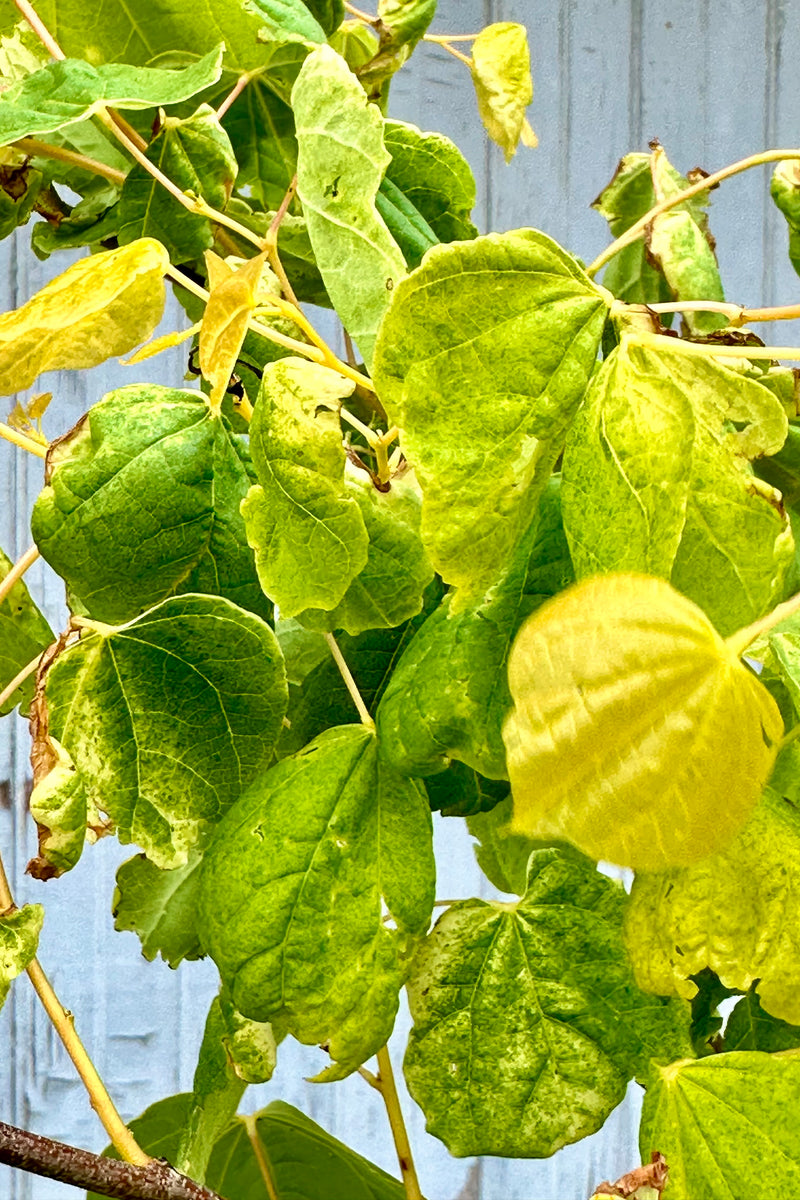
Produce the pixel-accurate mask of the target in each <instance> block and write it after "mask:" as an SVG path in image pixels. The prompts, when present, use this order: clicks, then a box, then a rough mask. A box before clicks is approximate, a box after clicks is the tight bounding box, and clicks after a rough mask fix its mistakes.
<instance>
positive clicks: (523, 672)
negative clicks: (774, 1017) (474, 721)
mask: <svg viewBox="0 0 800 1200" xmlns="http://www.w3.org/2000/svg"><path fill="white" fill-rule="evenodd" d="M508 681H509V687H510V690H511V695H512V697H513V699H514V704H515V708H514V710H513V712H512V713H511V714H510V715H509V717H508V719H507V720H506V723H505V726H504V728H503V737H504V739H505V743H506V749H507V752H508V773H509V778H510V780H511V788H512V792H513V795H514V811H515V826H516V832H519V833H528V834H530V835H531V836H533V837H543V838H548V837H551V838H552V837H555V838H566V839H567V840H568V841H571V842H573V843H574V844H575V845H576V846H578V847H579V848H580V849H581V850H583V851H584V853H586V854H589V855H591V857H592V858H595V859H605V860H608V861H610V862H615V863H619V864H620V865H622V866H632V867H636V868H647V869H648V870H657V869H659V868H664V867H669V866H678V865H686V864H689V863H694V862H696V861H697V860H698V859H703V858H707V857H708V855H710V854H713V853H714V852H715V850H718V849H722V847H724V846H725V845H726V844H727V843H729V842H731V841H732V839H733V838H734V837H735V836H736V834H737V833H738V832H739V830H740V829H741V828H742V826H743V825H744V824H745V822H746V821H747V818H748V817H749V816H750V814H751V813H752V811H753V809H754V808H755V806H756V804H757V802H758V799H759V796H760V795H761V790H762V788H763V786H764V784H765V782H766V780H767V778H768V776H769V774H770V772H771V770H772V765H773V763H774V761H775V755H776V753H777V748H778V747H777V744H778V742H779V740H780V738H781V736H782V730H783V722H782V721H781V717H780V713H779V711H778V708H777V706H776V704H775V701H774V700H773V699H772V697H771V696H770V694H769V692H768V691H767V690H766V688H765V687H764V686H763V684H762V683H760V682H759V680H758V679H757V678H756V676H755V675H754V674H752V672H751V671H750V670H749V669H748V668H747V667H745V666H743V665H742V663H740V661H739V659H738V656H737V650H736V648H735V646H733V645H731V644H730V643H729V642H724V641H723V640H722V638H720V637H719V635H718V634H717V633H716V631H715V629H714V627H713V626H712V625H711V623H710V621H709V620H708V618H707V617H706V616H705V615H704V614H703V613H702V612H701V611H700V609H699V608H697V607H696V606H695V605H694V604H692V602H691V601H689V600H687V599H686V598H685V597H683V596H681V595H679V593H678V592H676V591H675V590H674V589H673V588H672V587H670V585H669V584H668V583H665V582H664V581H662V580H660V579H655V578H650V577H646V576H636V575H613V576H595V577H594V578H592V579H587V580H584V581H583V582H582V583H579V584H576V585H575V586H574V587H571V588H568V589H567V591H565V592H562V593H561V595H559V596H557V597H555V599H553V600H550V601H549V602H548V603H547V604H545V605H543V606H542V608H541V609H540V610H539V611H538V612H537V613H535V614H534V615H533V616H532V617H530V618H529V619H528V621H527V622H526V624H525V625H524V626H523V627H522V629H521V630H520V632H519V634H518V635H517V639H516V641H515V643H514V646H513V648H512V651H511V655H510V657H509V664H508ZM721 796H724V797H725V804H724V808H720V797H721ZM700 869H702V867H701V868H700ZM703 965H705V964H703V963H700V964H698V965H696V966H693V967H691V968H690V969H691V970H692V971H694V970H699V969H700V967H701V966H703ZM710 965H712V966H713V964H710ZM717 973H718V974H720V973H719V972H717ZM720 978H722V979H723V981H724V976H723V975H721V974H720Z"/></svg>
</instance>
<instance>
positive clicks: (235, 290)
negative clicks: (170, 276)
mask: <svg viewBox="0 0 800 1200" xmlns="http://www.w3.org/2000/svg"><path fill="white" fill-rule="evenodd" d="M266 258H267V255H266V251H264V253H263V254H258V255H256V257H255V258H251V259H249V260H248V261H247V262H246V263H245V264H244V266H242V267H240V268H239V269H238V271H233V270H231V268H230V267H229V266H228V264H227V263H226V262H225V261H224V259H221V258H218V257H217V255H212V254H210V253H209V254H207V255H206V266H207V268H208V274H209V282H210V283H211V295H210V296H209V300H208V304H207V305H206V311H205V313H204V315H203V322H202V325H201V328H200V370H201V371H202V372H203V377H204V378H205V379H207V380H208V382H209V383H210V384H211V396H210V400H211V404H212V406H219V405H220V404H221V403H222V397H223V396H224V395H225V389H226V388H227V386H228V383H229V381H230V377H231V375H232V374H233V370H234V367H235V366H236V360H237V358H238V357H239V351H240V350H241V348H242V343H243V342H244V339H245V334H246V333H247V325H248V322H249V320H250V318H251V316H252V315H253V310H254V309H255V307H256V302H257V297H258V284H259V280H260V278H261V271H262V269H263V266H264V263H265V262H266ZM226 271H227V272H230V273H229V274H226V273H225V272H226Z"/></svg>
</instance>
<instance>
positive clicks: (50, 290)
mask: <svg viewBox="0 0 800 1200" xmlns="http://www.w3.org/2000/svg"><path fill="white" fill-rule="evenodd" d="M168 266H169V256H168V255H167V252H166V250H165V249H164V247H163V246H162V245H161V244H160V243H159V242H155V241H153V240H152V238H142V239H141V240H140V241H138V242H133V243H132V244H131V245H130V246H120V247H119V249H117V250H107V251H104V252H103V253H101V254H95V255H93V256H92V257H91V258H84V259H81V260H80V261H79V262H76V263H74V264H73V265H72V266H71V267H68V268H67V270H66V271H64V273H63V274H62V275H59V276H58V277H57V278H56V279H53V280H51V282H50V283H48V284H46V285H45V286H44V287H43V288H42V290H41V291H39V292H37V293H36V295H35V296H32V297H31V299H30V300H28V301H27V303H25V304H23V305H22V307H21V308H17V309H13V310H12V311H11V312H6V313H3V314H2V315H1V316H0V395H3V396H13V395H14V394H15V393H16V392H19V391H22V390H23V389H24V388H27V387H30V385H31V384H32V383H33V381H34V380H35V379H36V377H37V376H38V375H40V374H41V373H42V372H43V371H57V370H67V369H70V370H85V369H86V368H87V367H95V366H97V365H98V363H102V362H105V361H106V360H107V359H109V358H112V357H113V356H114V355H118V354H125V353H127V351H128V350H132V349H133V347H134V346H136V345H138V344H139V342H143V341H144V340H145V338H148V337H149V336H150V334H151V333H152V332H153V330H154V329H155V327H156V325H157V324H158V322H159V321H160V320H161V316H162V314H163V312H164V300H165V298H166V293H165V290H164V272H165V271H166V269H167V267H168Z"/></svg>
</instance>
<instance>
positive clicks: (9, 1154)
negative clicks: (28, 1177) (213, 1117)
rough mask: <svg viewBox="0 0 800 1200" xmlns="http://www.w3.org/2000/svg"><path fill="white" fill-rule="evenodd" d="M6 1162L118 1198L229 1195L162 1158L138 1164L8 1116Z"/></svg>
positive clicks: (0, 1150) (2, 1153) (204, 1199)
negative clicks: (85, 1147)
mask: <svg viewBox="0 0 800 1200" xmlns="http://www.w3.org/2000/svg"><path fill="white" fill-rule="evenodd" d="M0 1162H2V1163H5V1164H6V1166H9V1167H17V1168H18V1169H19V1170H22V1171H29V1172H32V1173H33V1174H34V1175H43V1176H44V1178H45V1179H57V1180H58V1181H59V1182H60V1183H67V1184H70V1185H71V1186H72V1187H75V1188H84V1189H86V1190H87V1191H92V1192H97V1193H98V1195H100V1196H111V1197H112V1198H116V1200H223V1197H221V1196H219V1195H218V1194H217V1193H216V1192H212V1191H210V1190H209V1189H208V1188H206V1187H201V1186H200V1184H198V1183H195V1182H194V1180H192V1179H187V1177H186V1176H185V1175H181V1174H179V1172H178V1171H176V1170H174V1168H172V1167H171V1166H170V1165H169V1163H167V1162H164V1161H163V1160H161V1159H151V1160H150V1161H149V1163H148V1164H147V1166H134V1165H133V1164H132V1163H124V1162H119V1161H118V1160H117V1159H114V1158H102V1157H101V1156H100V1155H99V1154H92V1153H91V1151H89V1150H79V1149H78V1148H77V1147H75V1146H66V1145H65V1144H64V1143H63V1142H54V1141H53V1140H52V1139H51V1138H46V1137H41V1136H40V1135H39V1134H36V1133H28V1132H26V1131H25V1130H24V1129H17V1128H16V1127H15V1126H14V1125H6V1124H5V1123H4V1122H2V1121H0Z"/></svg>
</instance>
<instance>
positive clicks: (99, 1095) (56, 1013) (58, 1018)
mask: <svg viewBox="0 0 800 1200" xmlns="http://www.w3.org/2000/svg"><path fill="white" fill-rule="evenodd" d="M15 907H16V906H15V904H14V897H13V895H12V894H11V888H10V887H9V884H8V877H7V875H6V872H5V868H4V866H3V860H2V857H0V911H7V910H9V909H14V908H15ZM27 971H28V978H29V979H30V981H31V983H32V984H33V989H34V991H35V992H36V995H37V996H38V997H39V999H40V1001H41V1003H42V1006H43V1008H44V1010H45V1012H46V1013H47V1015H48V1017H49V1018H50V1021H51V1022H52V1024H53V1028H54V1029H55V1031H56V1033H57V1034H58V1036H59V1037H60V1038H61V1041H62V1043H63V1045H64V1049H65V1050H66V1052H67V1054H68V1055H69V1056H70V1058H71V1059H72V1061H73V1063H74V1065H75V1069H76V1070H77V1072H78V1074H79V1076H80V1078H81V1081H82V1083H83V1085H84V1087H85V1088H86V1091H87V1092H88V1094H89V1102H90V1104H91V1106H92V1108H93V1109H94V1110H95V1112H96V1113H97V1115H98V1117H99V1118H100V1120H101V1121H102V1123H103V1128H104V1129H105V1131H106V1133H107V1134H108V1136H109V1137H110V1138H111V1141H112V1142H113V1144H114V1148H115V1149H116V1151H117V1153H118V1154H120V1155H121V1156H122V1158H124V1159H125V1161H126V1162H127V1163H135V1164H136V1165H137V1166H146V1165H147V1164H148V1163H150V1162H152V1159H151V1158H150V1155H149V1154H145V1152H144V1150H142V1148H141V1146H140V1145H139V1144H138V1142H137V1141H136V1139H135V1138H134V1136H133V1134H132V1133H131V1131H130V1130H129V1129H128V1127H127V1126H126V1124H125V1122H124V1121H123V1120H122V1117H121V1116H120V1115H119V1113H118V1112H117V1110H116V1108H115V1107H114V1102H113V1101H112V1099H111V1097H110V1096H109V1094H108V1092H107V1091H106V1088H105V1084H104V1083H103V1081H102V1079H101V1078H100V1076H99V1075H98V1074H97V1070H96V1068H95V1065H94V1063H93V1062H92V1060H91V1059H90V1058H89V1055H88V1054H87V1052H86V1049H85V1047H84V1045H83V1043H82V1042H81V1039H80V1038H79V1037H78V1035H77V1033H76V1032H75V1025H74V1023H73V1019H72V1014H71V1013H68V1012H67V1011H66V1010H65V1009H64V1008H63V1007H62V1005H61V1003H60V1001H59V999H58V996H56V994H55V992H54V991H53V988H52V986H51V984H50V981H49V979H48V978H47V976H46V975H45V973H44V971H43V970H42V968H41V966H40V965H39V961H38V959H36V958H34V959H32V961H31V962H30V964H29V965H28V968H27Z"/></svg>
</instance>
